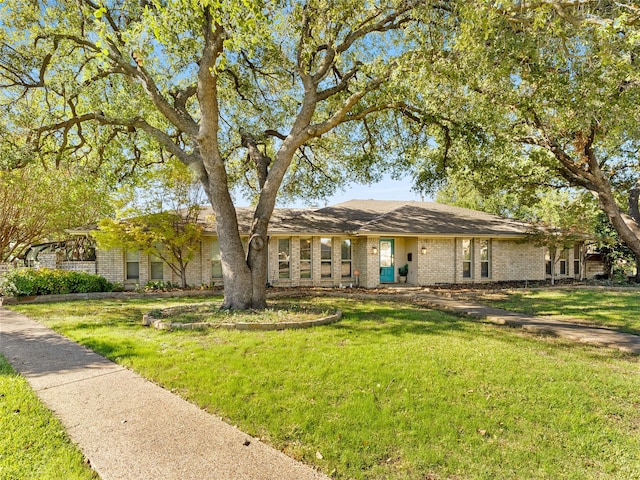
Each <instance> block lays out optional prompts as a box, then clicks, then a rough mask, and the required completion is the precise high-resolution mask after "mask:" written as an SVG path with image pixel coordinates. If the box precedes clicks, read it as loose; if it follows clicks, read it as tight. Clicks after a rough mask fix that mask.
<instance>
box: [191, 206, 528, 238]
mask: <svg viewBox="0 0 640 480" xmlns="http://www.w3.org/2000/svg"><path fill="white" fill-rule="evenodd" d="M211 213H212V211H211V208H203V210H202V212H201V214H200V217H199V220H200V221H202V222H203V223H205V225H206V229H207V230H208V231H215V225H214V224H212V223H211V221H210V220H211ZM237 216H238V223H239V226H240V231H241V232H242V233H245V234H247V233H249V230H250V227H251V220H252V217H253V210H252V209H250V208H238V209H237ZM269 232H270V233H271V234H290V235H294V234H295V235H300V234H308V235H323V234H350V235H370V234H383V235H392V234H398V235H426V236H437V235H460V236H489V235H490V236H523V235H524V234H526V233H527V224H526V223H523V222H519V221H516V220H512V219H507V218H503V217H500V216H497V215H492V214H489V213H484V212H479V211H476V210H470V209H467V208H460V207H452V206H449V205H443V204H439V203H435V202H413V201H396V200H393V201H391V200H350V201H348V202H344V203H339V204H337V205H333V206H329V207H324V208H320V209H315V210H313V209H291V208H280V209H275V210H274V212H273V216H272V218H271V222H270V223H269Z"/></svg>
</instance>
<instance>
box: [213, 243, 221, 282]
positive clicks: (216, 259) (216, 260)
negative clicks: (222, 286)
mask: <svg viewBox="0 0 640 480" xmlns="http://www.w3.org/2000/svg"><path fill="white" fill-rule="evenodd" d="M211 278H216V279H217V278H222V262H221V261H220V241H219V240H218V239H217V238H214V239H213V240H211Z"/></svg>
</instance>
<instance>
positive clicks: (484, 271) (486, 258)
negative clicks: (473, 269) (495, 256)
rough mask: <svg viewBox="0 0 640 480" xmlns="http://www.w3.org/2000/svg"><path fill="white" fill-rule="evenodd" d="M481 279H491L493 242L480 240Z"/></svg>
mask: <svg viewBox="0 0 640 480" xmlns="http://www.w3.org/2000/svg"><path fill="white" fill-rule="evenodd" d="M480 277H482V278H491V240H480Z"/></svg>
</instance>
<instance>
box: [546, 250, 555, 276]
mask: <svg viewBox="0 0 640 480" xmlns="http://www.w3.org/2000/svg"><path fill="white" fill-rule="evenodd" d="M544 260H545V263H544V264H545V271H546V273H547V275H551V266H552V265H553V262H552V261H551V252H549V251H548V250H547V252H546V253H545V255H544Z"/></svg>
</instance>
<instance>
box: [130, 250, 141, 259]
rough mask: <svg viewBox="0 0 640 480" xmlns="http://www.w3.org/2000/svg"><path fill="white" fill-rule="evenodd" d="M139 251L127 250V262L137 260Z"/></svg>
mask: <svg viewBox="0 0 640 480" xmlns="http://www.w3.org/2000/svg"><path fill="white" fill-rule="evenodd" d="M139 261H140V252H138V251H135V250H134V251H129V250H127V262H139Z"/></svg>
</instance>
